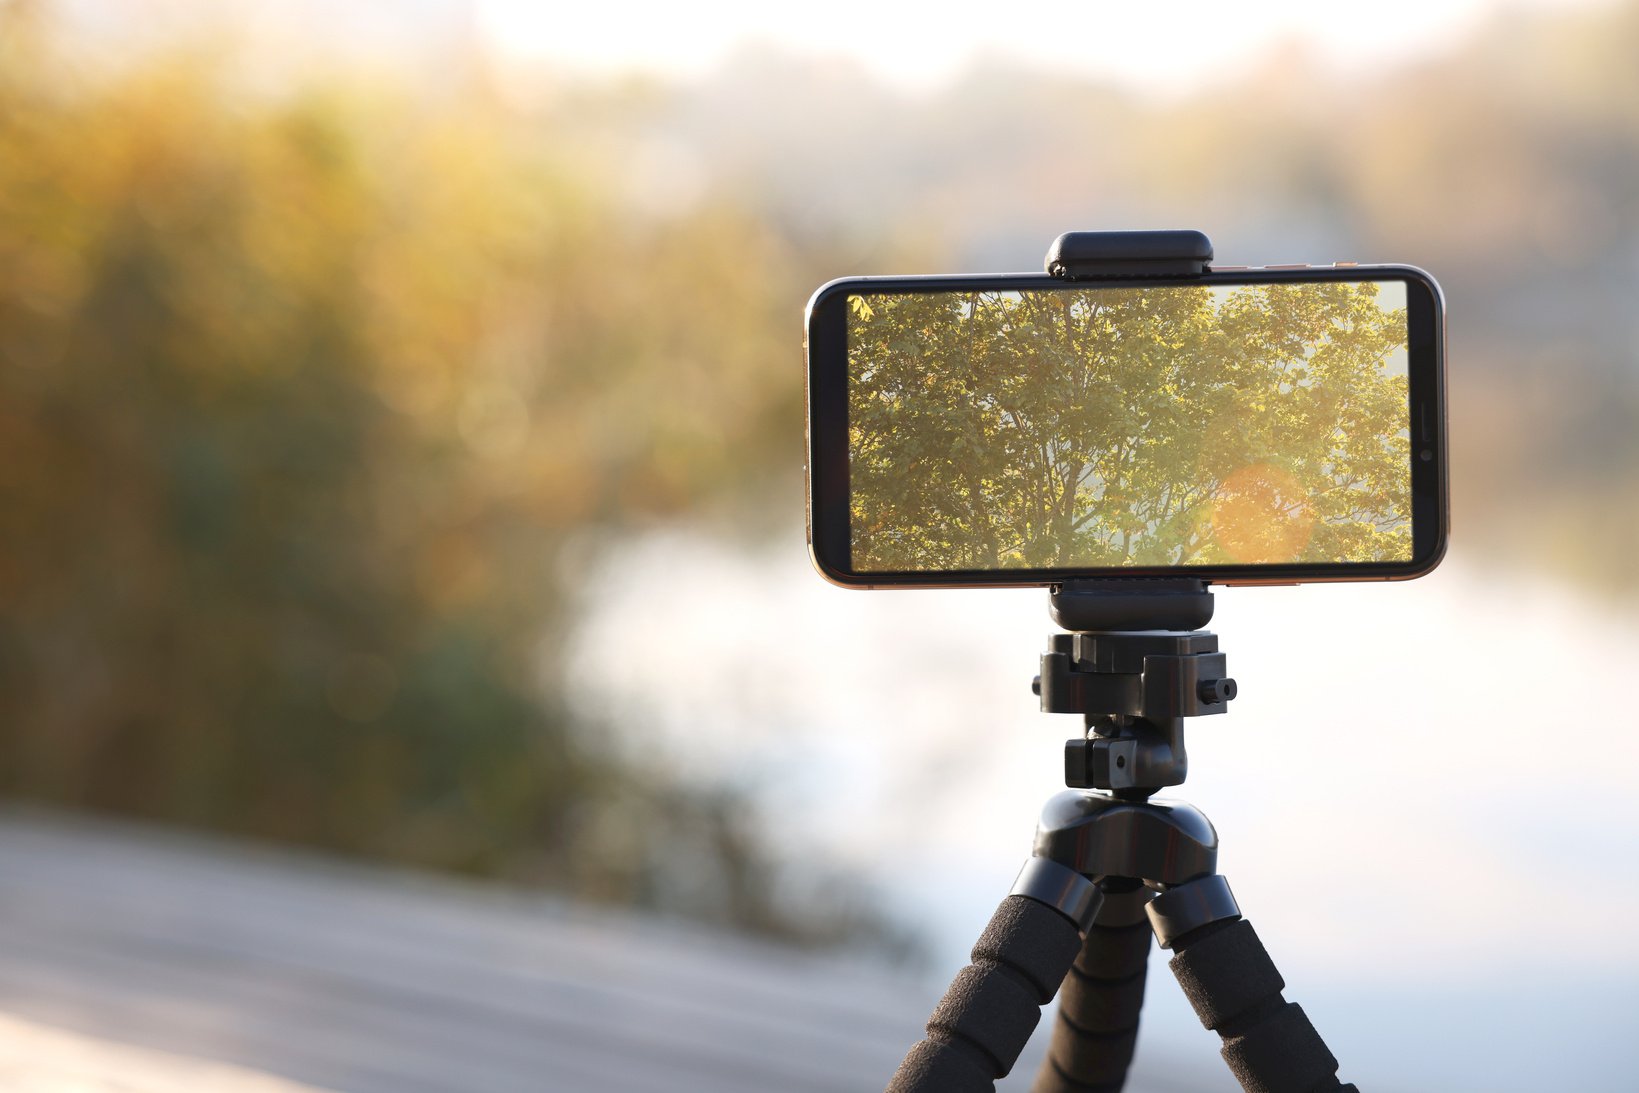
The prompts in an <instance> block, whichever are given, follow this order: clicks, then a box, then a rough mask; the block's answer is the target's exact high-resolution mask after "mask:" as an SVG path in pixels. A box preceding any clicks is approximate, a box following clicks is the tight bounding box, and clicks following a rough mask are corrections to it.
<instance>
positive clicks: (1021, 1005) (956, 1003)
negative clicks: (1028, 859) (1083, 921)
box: [888, 896, 1081, 1093]
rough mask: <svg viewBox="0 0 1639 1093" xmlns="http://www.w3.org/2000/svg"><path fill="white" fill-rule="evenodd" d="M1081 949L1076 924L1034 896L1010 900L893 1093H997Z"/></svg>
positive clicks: (903, 1065)
mask: <svg viewBox="0 0 1639 1093" xmlns="http://www.w3.org/2000/svg"><path fill="white" fill-rule="evenodd" d="M1080 949H1081V934H1080V931H1079V930H1078V929H1077V928H1076V924H1075V923H1073V922H1071V921H1070V920H1069V919H1068V918H1066V917H1065V916H1064V915H1062V914H1060V913H1059V912H1058V911H1056V910H1054V909H1053V908H1051V907H1049V906H1047V905H1046V904H1045V903H1039V902H1037V901H1036V900H1033V899H1030V898H1029V897H1027V896H1008V897H1007V898H1006V899H1005V900H1003V901H1002V903H1001V906H1000V907H998V908H997V909H996V913H995V914H994V915H993V916H991V919H990V925H988V926H986V927H985V931H984V933H983V934H982V935H981V936H980V938H979V943H978V944H977V945H975V946H974V947H973V963H971V964H969V965H968V966H967V967H965V968H963V969H962V970H961V971H959V972H957V973H956V978H955V979H954V980H952V981H951V984H950V989H949V990H947V991H946V992H945V996H944V998H942V999H940V1001H939V1005H938V1006H937V1007H935V1008H934V1011H933V1016H932V1017H931V1018H929V1020H928V1036H927V1039H925V1040H922V1041H920V1042H918V1043H917V1044H916V1046H915V1047H913V1048H911V1050H910V1053H909V1054H908V1055H906V1056H905V1060H904V1062H902V1063H900V1065H899V1070H898V1071H896V1072H895V1074H894V1077H893V1081H892V1082H891V1083H890V1084H889V1086H888V1090H889V1093H913V1091H914V1093H947V1091H949V1093H969V1091H974V1090H978V1091H982V1093H990V1091H992V1090H994V1088H995V1081H996V1079H997V1078H1001V1077H1004V1076H1006V1075H1007V1073H1008V1072H1009V1071H1010V1070H1012V1069H1013V1064H1014V1063H1015V1062H1017V1061H1018V1058H1019V1052H1020V1051H1022V1050H1023V1049H1024V1045H1025V1042H1026V1041H1027V1040H1029V1039H1030V1034H1031V1032H1033V1031H1034V1030H1035V1027H1036V1023H1037V1022H1038V1021H1040V1020H1041V1007H1042V1006H1043V1005H1045V1004H1046V1003H1047V1002H1048V1001H1049V1000H1050V999H1051V998H1052V997H1053V992H1054V990H1055V989H1056V988H1057V986H1058V984H1059V982H1060V981H1061V980H1062V979H1063V978H1064V976H1065V974H1066V973H1067V972H1068V970H1069V968H1070V965H1071V963H1072V962H1074V960H1075V958H1076V954H1077V953H1078V952H1079V951H1080Z"/></svg>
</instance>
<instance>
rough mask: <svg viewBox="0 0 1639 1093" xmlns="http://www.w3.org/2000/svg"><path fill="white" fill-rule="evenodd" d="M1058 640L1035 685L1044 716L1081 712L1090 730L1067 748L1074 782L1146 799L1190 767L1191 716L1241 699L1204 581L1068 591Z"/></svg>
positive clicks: (1083, 586)
mask: <svg viewBox="0 0 1639 1093" xmlns="http://www.w3.org/2000/svg"><path fill="white" fill-rule="evenodd" d="M1052 609H1053V618H1054V620H1055V621H1056V622H1058V624H1059V625H1060V626H1063V627H1065V628H1066V629H1067V630H1070V631H1071V632H1070V633H1065V634H1054V635H1053V636H1052V637H1051V638H1050V639H1049V642H1050V647H1049V649H1048V651H1047V652H1046V653H1044V654H1042V658H1041V674H1040V675H1039V676H1037V677H1036V680H1035V684H1034V689H1035V692H1036V693H1037V694H1038V695H1040V696H1041V708H1042V711H1043V712H1044V713H1079V714H1081V715H1082V718H1083V722H1084V724H1085V725H1086V732H1085V734H1084V736H1083V737H1082V738H1081V739H1079V740H1070V741H1068V742H1067V743H1066V744H1065V747H1064V781H1065V784H1066V785H1068V786H1070V787H1071V788H1072V789H1104V790H1109V791H1110V792H1111V793H1112V794H1113V795H1115V796H1116V797H1121V798H1127V799H1138V800H1142V799H1144V798H1147V797H1149V796H1150V795H1151V794H1153V793H1154V792H1155V791H1156V790H1158V789H1161V788H1162V787H1164V786H1176V785H1179V784H1181V783H1182V782H1183V781H1184V777H1185V775H1186V774H1187V773H1188V771H1189V758H1188V756H1187V754H1186V753H1185V751H1184V719H1185V718H1187V717H1201V716H1205V715H1208V714H1219V713H1226V712H1227V711H1228V709H1229V701H1230V700H1231V699H1233V698H1234V697H1235V681H1234V680H1233V679H1230V678H1228V676H1227V664H1226V661H1225V656H1224V654H1223V653H1220V652H1218V638H1217V636H1216V635H1214V634H1211V633H1208V632H1205V631H1202V630H1200V627H1202V626H1204V625H1206V623H1207V622H1208V621H1209V620H1210V619H1211V618H1212V593H1210V592H1208V591H1207V588H1206V582H1205V581H1198V580H1142V579H1140V580H1103V581H1085V582H1075V583H1070V584H1064V585H1060V586H1058V587H1057V588H1055V589H1054V590H1053V594H1052Z"/></svg>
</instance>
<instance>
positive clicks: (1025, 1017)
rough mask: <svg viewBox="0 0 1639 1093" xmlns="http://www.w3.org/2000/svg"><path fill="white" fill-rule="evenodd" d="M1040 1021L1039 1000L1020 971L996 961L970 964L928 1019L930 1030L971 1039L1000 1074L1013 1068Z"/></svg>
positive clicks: (958, 974) (960, 972)
mask: <svg viewBox="0 0 1639 1093" xmlns="http://www.w3.org/2000/svg"><path fill="white" fill-rule="evenodd" d="M1040 1020H1041V1003H1040V1002H1038V1001H1036V997H1035V995H1034V994H1033V993H1031V991H1030V989H1029V988H1028V987H1027V986H1026V985H1025V984H1024V983H1023V982H1021V981H1020V980H1019V978H1018V976H1016V975H1009V974H1008V973H1007V971H1006V970H1004V969H1003V968H1001V967H999V966H997V965H995V964H989V965H979V964H969V965H968V966H967V967H965V968H963V969H962V970H961V971H959V972H957V973H956V978H955V979H954V980H952V981H951V984H950V989H949V990H947V991H946V992H945V996H944V997H943V998H941V999H940V1000H939V1005H938V1006H937V1007H936V1008H935V1009H934V1011H933V1016H932V1017H930V1018H928V1031H929V1032H945V1033H950V1034H953V1035H957V1036H960V1037H962V1038H963V1039H965V1040H967V1041H968V1042H969V1043H971V1044H972V1045H973V1046H975V1047H977V1048H978V1049H979V1050H980V1051H982V1052H984V1053H985V1055H986V1056H988V1057H989V1058H990V1059H991V1060H992V1061H993V1062H994V1063H995V1066H996V1077H998V1078H999V1077H1001V1076H1002V1075H1003V1074H1006V1073H1007V1072H1008V1071H1009V1070H1012V1069H1013V1061H1014V1060H1015V1059H1017V1058H1018V1057H1019V1052H1021V1051H1023V1050H1024V1045H1025V1042H1026V1041H1027V1040H1029V1039H1030V1034H1031V1033H1032V1032H1034V1031H1036V1022H1038V1021H1040Z"/></svg>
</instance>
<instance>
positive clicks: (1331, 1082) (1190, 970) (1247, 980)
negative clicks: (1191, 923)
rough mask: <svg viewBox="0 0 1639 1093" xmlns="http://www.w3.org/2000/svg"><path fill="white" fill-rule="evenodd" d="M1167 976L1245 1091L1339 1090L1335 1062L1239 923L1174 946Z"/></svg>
mask: <svg viewBox="0 0 1639 1093" xmlns="http://www.w3.org/2000/svg"><path fill="white" fill-rule="evenodd" d="M1175 947H1176V948H1177V955H1176V956H1174V957H1173V958H1172V960H1171V962H1170V967H1171V968H1172V971H1173V974H1174V975H1176V976H1177V977H1178V983H1179V985H1180V986H1181V987H1183V989H1184V994H1185V996H1186V997H1188V998H1189V1001H1190V1005H1192V1006H1193V1007H1194V1008H1195V1013H1196V1016H1198V1017H1200V1019H1201V1023H1202V1024H1203V1025H1205V1026H1206V1027H1207V1028H1209V1029H1214V1030H1216V1031H1217V1033H1218V1035H1219V1036H1221V1037H1223V1052H1222V1054H1223V1057H1224V1061H1225V1062H1226V1063H1228V1064H1229V1069H1230V1071H1231V1072H1232V1073H1233V1074H1234V1075H1235V1079H1236V1080H1237V1081H1239V1082H1240V1083H1241V1088H1242V1089H1244V1090H1245V1091H1246V1093H1320V1091H1322V1090H1337V1089H1340V1088H1342V1087H1340V1086H1339V1084H1338V1080H1337V1059H1335V1058H1334V1057H1333V1056H1332V1053H1331V1051H1330V1050H1328V1049H1327V1047H1326V1044H1325V1042H1324V1041H1322V1040H1321V1038H1320V1034H1319V1033H1318V1032H1316V1031H1315V1027H1314V1026H1313V1025H1312V1024H1310V1023H1309V1018H1308V1017H1306V1016H1304V1013H1303V1010H1302V1008H1301V1007H1299V1006H1297V1005H1295V1004H1294V1003H1291V1002H1288V1001H1286V1000H1285V999H1284V998H1283V997H1281V991H1283V990H1284V989H1285V987H1286V983H1285V981H1284V980H1283V979H1282V978H1281V974H1280V972H1279V970H1277V969H1276V967H1275V964H1274V961H1272V960H1270V958H1269V954H1268V952H1267V951H1265V949H1264V947H1263V942H1261V941H1259V940H1258V935H1257V932H1256V931H1254V930H1253V929H1252V926H1251V924H1250V923H1248V922H1246V921H1245V920H1240V921H1235V922H1225V923H1213V924H1212V925H1211V927H1209V928H1204V929H1201V930H1198V931H1195V932H1193V933H1191V934H1188V935H1185V936H1184V937H1183V938H1180V939H1179V940H1178V941H1177V942H1176V943H1175Z"/></svg>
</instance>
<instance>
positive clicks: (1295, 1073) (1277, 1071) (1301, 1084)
mask: <svg viewBox="0 0 1639 1093" xmlns="http://www.w3.org/2000/svg"><path fill="white" fill-rule="evenodd" d="M1223 1056H1224V1062H1226V1063H1228V1064H1229V1069H1230V1072H1231V1073H1233V1074H1234V1075H1235V1079H1236V1081H1238V1082H1240V1083H1241V1088H1243V1089H1245V1090H1246V1093H1315V1091H1316V1090H1321V1089H1335V1088H1337V1060H1336V1059H1335V1058H1333V1057H1332V1053H1331V1052H1330V1051H1329V1050H1327V1047H1326V1044H1325V1042H1324V1041H1322V1040H1321V1038H1320V1033H1318V1032H1316V1031H1315V1026H1314V1025H1311V1024H1310V1023H1309V1018H1308V1017H1306V1016H1304V1013H1303V1007H1301V1006H1299V1005H1298V1004H1297V1003H1295V1002H1287V1003H1286V1004H1284V1005H1282V1006H1281V1007H1279V1008H1278V1009H1276V1010H1275V1011H1274V1012H1272V1013H1271V1014H1270V1015H1269V1016H1267V1017H1265V1018H1264V1019H1263V1020H1262V1021H1260V1022H1258V1023H1257V1024H1255V1025H1253V1026H1252V1027H1251V1028H1249V1029H1247V1030H1246V1031H1245V1032H1243V1033H1242V1034H1241V1035H1239V1036H1226V1037H1225V1038H1224V1047H1223Z"/></svg>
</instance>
